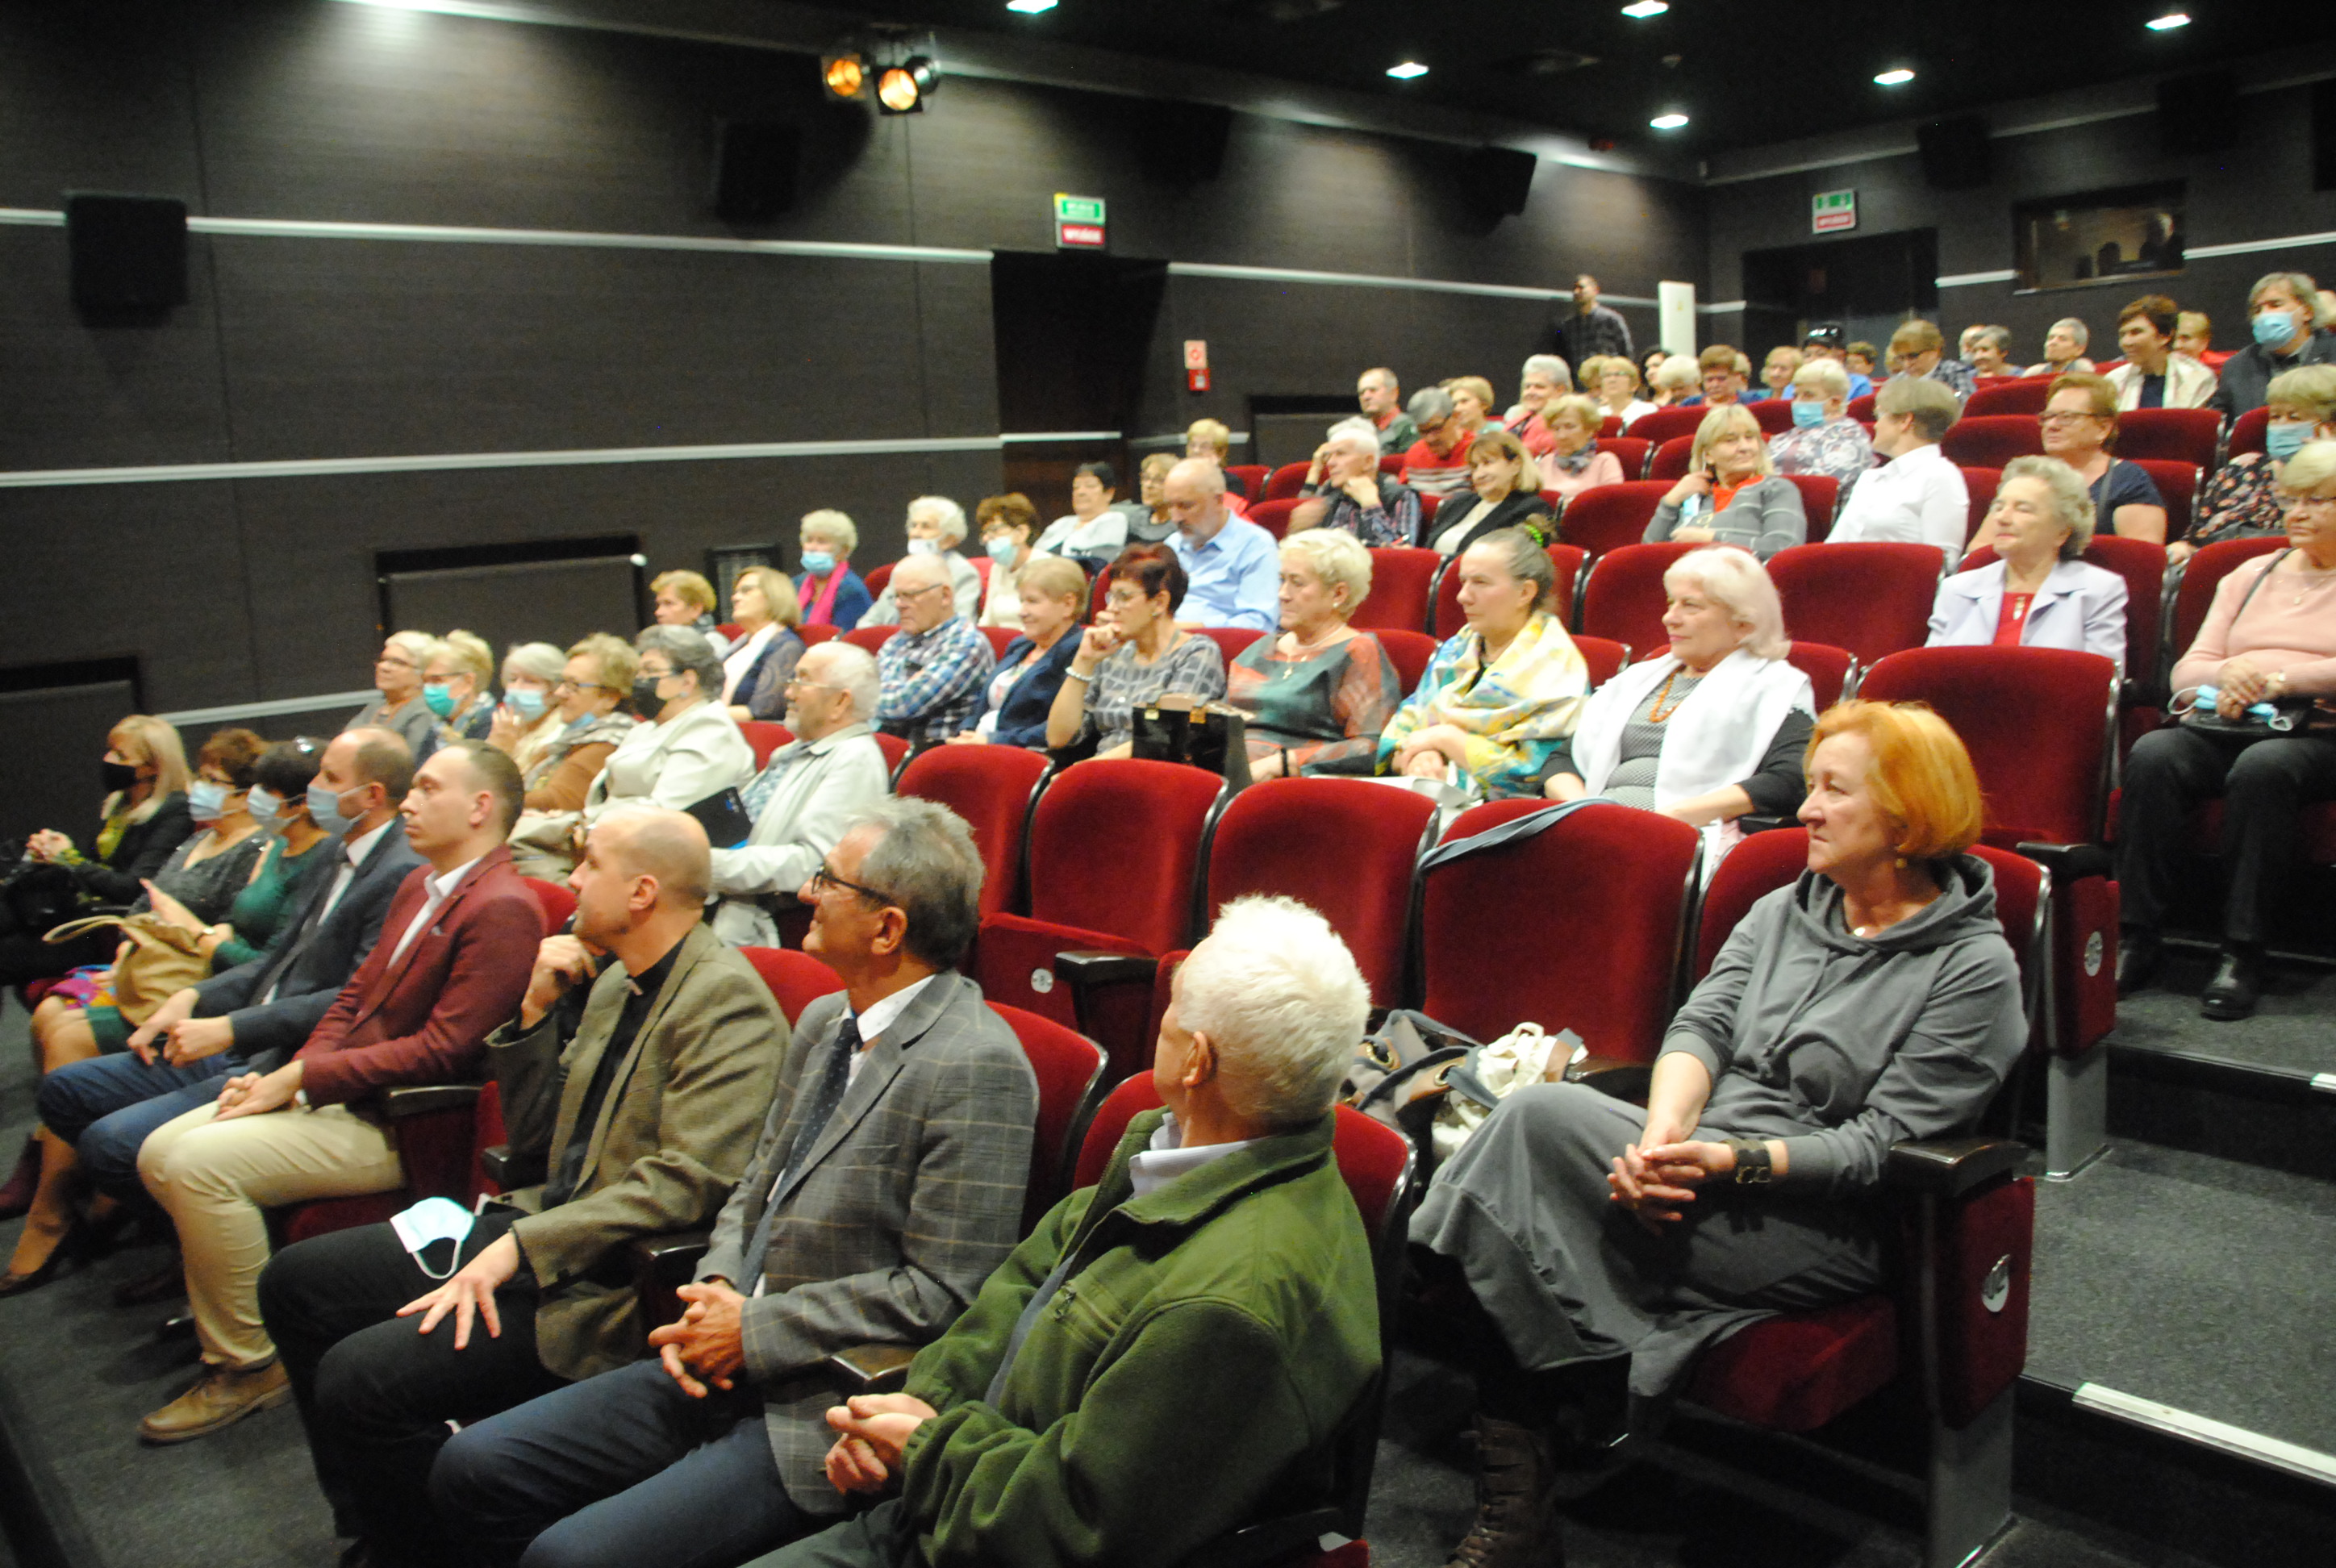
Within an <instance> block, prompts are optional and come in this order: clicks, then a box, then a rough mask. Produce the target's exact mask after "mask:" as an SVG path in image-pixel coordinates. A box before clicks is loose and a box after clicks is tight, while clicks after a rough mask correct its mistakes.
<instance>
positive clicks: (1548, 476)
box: [1533, 395, 1624, 501]
mask: <svg viewBox="0 0 2336 1568" xmlns="http://www.w3.org/2000/svg"><path fill="white" fill-rule="evenodd" d="M1605 423H1606V416H1605V414H1603V413H1602V412H1601V410H1600V409H1599V406H1598V404H1595V403H1593V402H1591V400H1590V399H1589V398H1586V397H1578V396H1571V395H1569V396H1565V397H1552V398H1551V399H1550V400H1549V402H1548V403H1546V404H1543V407H1542V414H1541V428H1542V429H1543V431H1545V432H1546V433H1547V434H1548V437H1549V440H1548V442H1547V443H1546V444H1545V445H1544V446H1543V448H1542V449H1541V450H1540V451H1539V452H1538V453H1536V454H1535V464H1534V466H1535V472H1534V473H1533V482H1534V483H1535V484H1536V485H1538V486H1539V487H1540V488H1541V489H1543V490H1553V491H1555V492H1557V493H1558V495H1559V497H1560V498H1561V499H1562V500H1564V501H1572V499H1573V498H1574V497H1575V496H1577V495H1580V494H1581V493H1582V492H1583V491H1585V490H1595V489H1597V488H1598V487H1599V486H1600V485H1601V484H1620V483H1621V482H1622V480H1623V477H1624V476H1623V473H1622V460H1621V458H1619V457H1617V456H1615V455H1614V454H1613V453H1611V452H1601V451H1600V450H1599V447H1598V431H1599V427H1600V426H1601V425H1603V424H1605Z"/></svg>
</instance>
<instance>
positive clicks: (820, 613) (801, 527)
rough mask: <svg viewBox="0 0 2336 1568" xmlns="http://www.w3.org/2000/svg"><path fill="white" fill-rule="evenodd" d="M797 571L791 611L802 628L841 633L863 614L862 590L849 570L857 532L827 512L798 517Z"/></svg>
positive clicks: (865, 604) (845, 519) (866, 598)
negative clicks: (798, 616) (799, 560)
mask: <svg viewBox="0 0 2336 1568" xmlns="http://www.w3.org/2000/svg"><path fill="white" fill-rule="evenodd" d="M796 539H797V542H798V543H799V544H800V545H801V547H802V550H803V558H802V559H803V570H801V571H800V572H797V573H796V574H795V607H796V608H797V609H800V610H802V611H803V625H805V626H832V627H833V628H835V629H836V630H837V631H838V632H847V631H850V630H851V629H852V628H854V627H856V626H858V625H859V624H860V618H861V616H863V615H866V614H867V613H868V606H869V603H870V596H869V592H868V585H867V584H866V583H864V582H862V581H861V579H860V574H859V573H858V572H856V571H853V570H852V567H851V565H850V564H849V563H850V561H851V560H852V551H853V550H857V549H859V548H860V530H859V528H858V527H857V526H855V525H854V524H853V522H852V519H850V518H849V517H846V516H845V515H844V514H843V513H842V512H840V511H835V510H834V509H833V508H832V507H822V508H821V509H820V510H818V511H807V512H805V513H803V521H802V522H801V523H800V524H798V525H797V532H796Z"/></svg>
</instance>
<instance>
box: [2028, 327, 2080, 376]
mask: <svg viewBox="0 0 2336 1568" xmlns="http://www.w3.org/2000/svg"><path fill="white" fill-rule="evenodd" d="M2091 340H2092V333H2091V331H2090V330H2089V329H2088V328H2087V326H2085V324H2084V323H2083V322H2081V321H2079V320H2078V319H2077V318H2076V317H2073V316H2064V317H2061V318H2060V319H2059V320H2058V321H2056V322H2054V323H2053V324H2052V329H2051V330H2050V331H2049V332H2047V333H2046V334H2045V335H2044V363H2043V364H2041V365H2029V367H2028V368H2027V370H2025V371H2024V372H2022V373H2021V374H2023V375H2050V376H2062V375H2091V374H2092V373H2093V362H2092V361H2091V360H2089V359H2087V358H2086V357H2085V346H2086V345H2087V344H2088V343H2089V342H2090V341H2091Z"/></svg>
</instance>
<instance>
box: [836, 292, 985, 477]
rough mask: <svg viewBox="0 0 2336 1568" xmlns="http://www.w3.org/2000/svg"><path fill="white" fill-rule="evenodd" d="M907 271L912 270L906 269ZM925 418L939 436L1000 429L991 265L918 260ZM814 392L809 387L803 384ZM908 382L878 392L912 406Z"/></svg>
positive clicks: (886, 400)
mask: <svg viewBox="0 0 2336 1568" xmlns="http://www.w3.org/2000/svg"><path fill="white" fill-rule="evenodd" d="M903 270H906V269H905V268H904V269H903ZM914 271H915V275H916V291H917V321H918V327H919V333H920V342H921V345H922V354H921V365H920V368H919V371H918V375H920V377H921V378H922V380H923V383H924V385H923V396H924V410H925V422H924V426H923V428H924V429H925V430H926V431H928V432H930V433H932V434H934V435H984V434H987V433H989V432H991V431H994V430H996V429H997V428H998V360H997V356H996V353H995V350H994V349H993V347H992V346H991V343H990V316H989V268H987V267H961V266H958V265H956V264H954V263H949V262H939V263H936V262H919V263H917V264H916V266H915V268H914ZM809 390H810V389H809V388H804V389H803V391H804V392H806V393H807V392H808V391H809ZM904 391H905V388H904V387H902V386H887V387H881V388H880V389H879V390H878V392H877V395H878V396H879V397H880V398H881V399H882V400H883V402H884V404H887V405H888V406H896V407H900V408H906V407H908V406H910V404H909V403H908V400H907V398H906V397H905V396H904V395H903V393H904Z"/></svg>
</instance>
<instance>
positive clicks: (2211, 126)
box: [2157, 71, 2241, 158]
mask: <svg viewBox="0 0 2336 1568" xmlns="http://www.w3.org/2000/svg"><path fill="white" fill-rule="evenodd" d="M2240 129H2241V119H2240V104H2239V77H2238V73H2236V72H2235V71H2201V72H2199V73H2196V74H2195V75H2191V76H2169V77H2167V78H2166V80H2165V81H2163V82H2161V83H2158V84H2157V146H2158V151H2160V152H2162V153H2164V154H2165V155H2166V157H2168V158H2189V157H2193V156H2195V155H2196V154H2199V153H2205V152H2222V151H2227V150H2228V149H2229V148H2230V147H2232V146H2233V145H2234V143H2235V142H2236V141H2237V140H2238V133H2239V131H2240Z"/></svg>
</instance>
